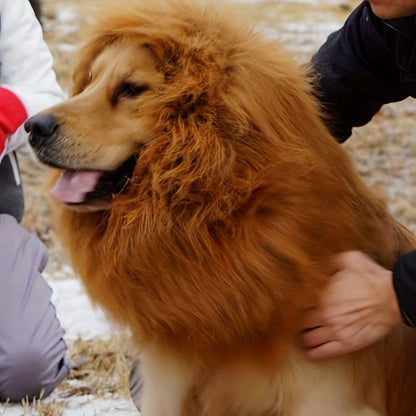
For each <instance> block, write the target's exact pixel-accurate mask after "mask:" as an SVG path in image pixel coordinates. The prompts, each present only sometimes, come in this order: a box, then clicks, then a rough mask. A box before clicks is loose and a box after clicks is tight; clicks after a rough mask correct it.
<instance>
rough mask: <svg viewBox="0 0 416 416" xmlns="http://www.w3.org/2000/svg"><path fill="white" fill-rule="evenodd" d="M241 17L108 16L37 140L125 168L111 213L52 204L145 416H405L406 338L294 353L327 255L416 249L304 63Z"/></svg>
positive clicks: (408, 408)
mask: <svg viewBox="0 0 416 416" xmlns="http://www.w3.org/2000/svg"><path fill="white" fill-rule="evenodd" d="M143 3H148V4H147V5H146V4H143ZM200 3H201V2H200ZM235 21H236V19H235V18H233V17H232V16H231V17H230V16H229V15H227V14H226V13H225V12H223V11H221V12H217V11H215V9H214V8H213V7H211V6H209V4H208V5H194V6H193V5H192V4H188V3H186V2H181V1H177V0H171V1H152V2H143V1H136V0H134V1H133V0H131V1H129V2H128V5H127V6H124V7H122V6H121V5H120V2H115V7H113V8H109V9H107V11H106V12H103V13H101V16H100V18H99V19H98V22H97V24H96V25H95V26H94V29H93V32H92V34H91V37H90V40H89V42H88V43H87V44H86V46H85V47H84V48H83V50H82V51H81V54H80V62H79V65H78V67H77V69H76V71H75V76H74V80H75V86H74V96H73V97H72V98H70V99H69V100H68V101H67V102H65V103H63V104H59V105H57V106H55V107H53V108H52V109H49V110H47V111H46V113H48V114H53V115H54V117H55V118H56V120H57V121H58V122H59V129H60V130H59V137H58V138H57V140H56V142H55V144H54V143H48V147H49V148H52V149H53V151H54V152H55V154H56V155H58V156H57V158H58V159H59V166H62V167H65V166H68V167H71V169H78V168H83V169H85V168H88V169H102V170H106V171H109V170H114V169H116V168H117V167H118V166H119V165H120V164H121V163H122V162H124V161H125V160H126V159H128V158H129V157H131V156H132V155H137V156H136V157H137V162H136V165H135V168H134V172H133V174H132V176H131V178H130V179H129V180H128V182H127V183H126V184H125V185H124V187H123V189H122V191H121V192H119V193H117V194H115V195H113V198H112V201H111V203H110V204H109V205H106V204H103V205H102V206H101V205H98V206H96V207H95V208H94V206H93V205H94V204H92V206H91V207H89V206H86V207H85V208H86V209H85V211H86V212H79V211H76V210H72V209H70V207H67V206H65V205H63V204H57V206H56V207H55V211H56V217H57V227H58V231H59V235H60V236H61V238H62V241H63V243H64V246H65V247H66V248H67V249H68V251H69V253H70V255H71V258H72V262H73V264H74V267H75V269H76V271H77V272H78V273H79V274H80V276H81V277H82V279H83V281H84V283H85V286H86V288H87V290H88V293H89V295H90V296H91V298H92V299H93V300H94V301H96V302H98V303H100V304H101V305H103V307H104V308H105V309H106V310H107V311H108V313H109V314H110V315H111V316H112V317H113V318H114V319H116V320H117V321H119V322H122V323H123V324H126V325H128V326H129V327H130V328H131V329H132V331H133V333H134V337H135V339H136V342H137V345H138V346H139V348H140V350H141V351H142V362H143V374H144V378H145V391H144V399H143V404H142V410H143V415H144V416H163V415H172V416H174V415H175V416H176V415H181V416H185V415H186V416H191V415H192V416H195V415H199V416H233V415H238V416H251V415H262V416H277V415H283V416H311V415H312V416H314V415H319V416H325V415H327V416H334V415H336V416H344V415H351V416H352V415H354V416H357V415H358V416H361V415H391V416H412V415H413V416H414V415H416V388H415V387H414V386H415V385H416V383H415V381H414V377H415V376H414V374H415V370H416V366H415V362H416V357H415V354H416V340H415V334H414V333H412V332H411V331H407V330H406V329H405V328H400V329H398V330H397V331H396V332H395V333H393V334H392V335H391V337H389V338H388V339H386V340H384V341H382V342H380V343H379V344H377V345H375V346H374V347H371V348H368V349H367V350H365V351H362V352H360V353H355V354H351V355H348V356H345V357H341V358H337V359H333V360H330V361H327V362H320V363H313V362H308V361H306V360H305V359H304V358H303V356H302V353H301V352H300V351H299V350H298V347H297V334H298V331H299V330H300V329H301V327H300V322H301V321H302V319H301V317H302V314H303V313H304V312H305V310H307V309H308V308H310V307H312V306H313V305H314V304H315V302H316V299H317V297H318V295H319V293H320V291H321V289H322V286H323V285H324V284H325V282H326V281H327V280H328V277H329V270H328V259H329V258H330V257H331V256H332V255H334V254H335V253H338V252H342V251H346V250H351V249H357V250H362V251H364V252H366V253H367V254H369V255H370V256H371V257H372V258H373V259H375V260H377V261H378V262H379V263H380V264H382V265H383V266H385V267H391V266H392V265H393V262H394V261H395V259H396V258H397V257H398V255H399V254H400V253H403V252H406V251H408V250H410V249H412V248H414V247H416V243H415V240H414V239H413V237H412V236H410V234H409V233H407V231H406V230H405V229H404V228H403V227H401V226H400V225H399V224H397V223H396V221H395V220H394V219H393V218H392V217H391V216H390V215H389V214H388V213H387V211H386V208H385V205H384V203H383V201H382V200H380V199H379V198H378V197H376V196H375V195H373V193H372V192H371V191H370V190H369V189H368V188H367V187H366V186H365V185H364V184H363V183H362V181H361V180H360V178H359V177H358V175H357V174H356V172H355V170H354V168H353V166H352V164H351V162H350V160H349V158H348V156H347V155H346V152H345V151H344V150H343V149H342V148H341V146H339V145H338V144H337V143H336V142H335V140H334V139H333V138H332V137H331V136H330V135H329V133H328V132H327V130H326V129H325V127H324V126H323V124H322V123H321V121H320V117H319V111H318V107H317V104H316V103H315V102H314V100H313V99H312V98H311V94H310V91H309V85H308V83H307V82H306V81H305V77H304V74H303V73H302V71H301V69H300V68H298V66H297V65H296V64H295V63H294V62H293V60H292V58H291V57H290V56H289V57H288V56H287V55H286V54H284V53H283V52H282V51H281V50H280V48H279V46H278V45H277V44H276V42H275V41H267V40H265V39H263V38H262V35H261V34H260V33H258V32H256V31H255V30H254V29H252V28H249V27H248V26H247V25H246V24H238V23H235ZM130 84H133V85H135V86H138V85H139V86H140V88H142V89H143V91H141V92H140V93H138V94H136V93H134V94H133V95H134V96H133V97H129V96H126V94H127V95H128V93H126V92H125V91H124V89H123V90H122V92H120V85H122V86H123V88H125V86H126V85H128V86H129V85H130ZM65 164H66V165H65ZM87 205H88V204H87ZM104 208H105V209H104ZM94 209H98V210H94ZM89 210H91V212H88V211H89Z"/></svg>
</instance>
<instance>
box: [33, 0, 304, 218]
mask: <svg viewBox="0 0 416 416" xmlns="http://www.w3.org/2000/svg"><path fill="white" fill-rule="evenodd" d="M143 3H144V2H140V1H137V2H136V1H129V2H127V9H125V10H124V11H122V12H120V10H114V8H113V9H111V10H110V12H108V13H103V15H102V16H101V18H100V19H98V23H97V25H96V26H95V31H94V32H93V34H92V37H91V40H90V41H89V42H88V43H87V44H86V46H85V47H84V48H83V50H82V51H81V54H80V62H79V64H78V67H77V68H76V70H75V75H74V94H73V96H72V98H70V99H69V100H67V101H66V102H64V103H61V104H59V105H56V106H54V107H52V108H50V109H48V110H46V111H44V112H42V113H41V114H39V115H37V116H35V117H33V118H31V119H29V120H28V121H27V122H26V129H27V130H29V131H30V138H29V141H30V144H31V146H32V147H33V149H34V151H35V153H36V155H37V157H38V158H39V159H40V161H41V162H43V163H45V164H47V165H50V166H52V167H56V168H58V169H61V170H62V174H61V176H60V178H59V179H58V180H57V182H56V184H55V186H54V188H53V191H52V193H53V194H54V195H55V197H56V198H57V199H59V200H60V201H62V202H63V203H65V204H67V205H69V206H71V207H73V208H75V209H79V210H102V209H106V208H108V207H110V206H111V202H112V201H113V200H114V197H115V196H116V195H118V194H120V193H123V192H125V191H126V190H127V189H128V188H129V186H131V182H132V181H131V180H130V179H131V177H132V175H133V172H134V173H135V182H140V181H142V180H143V178H142V177H140V172H141V174H142V176H143V175H144V173H146V175H147V177H148V178H150V176H151V177H152V178H151V179H149V180H151V181H152V185H151V188H152V190H151V192H152V194H153V195H155V194H159V199H164V200H169V201H171V200H176V201H178V200H179V199H181V198H182V197H179V196H178V195H179V192H182V194H185V193H186V196H184V197H183V198H182V199H183V200H185V199H187V200H188V202H184V204H185V205H186V204H190V202H189V200H190V199H191V200H192V199H194V200H198V199H199V200H200V199H201V198H205V197H206V198H207V199H210V198H211V197H210V196H209V195H208V193H209V190H214V189H215V192H216V193H217V196H218V195H219V194H220V191H219V189H220V188H221V186H222V185H223V184H225V183H227V189H228V191H229V190H230V189H235V190H236V191H235V195H228V197H227V198H228V202H224V201H222V202H221V203H218V204H217V205H223V206H224V205H227V204H233V203H234V202H235V201H236V199H238V198H240V197H241V198H242V199H243V200H244V198H246V194H249V193H250V192H252V190H253V189H243V188H244V187H245V186H246V185H247V183H248V182H249V181H250V180H251V179H250V178H252V177H253V175H259V177H261V176H262V175H263V173H264V169H266V167H267V166H268V165H269V164H270V165H271V164H275V163H276V160H274V161H273V160H272V158H273V157H274V156H273V154H272V152H271V151H270V148H269V144H266V142H267V141H270V142H273V140H276V134H277V135H278V136H279V135H280V137H279V138H278V139H279V140H280V139H281V140H282V143H283V142H284V140H287V138H290V140H292V141H293V137H294V136H296V131H297V130H298V129H299V128H300V126H299V125H298V124H299V123H298V120H297V119H296V113H299V114H304V113H305V111H302V108H303V107H304V105H309V103H310V100H308V99H303V98H302V97H304V95H305V94H306V93H304V92H299V90H302V89H303V88H304V87H305V85H306V83H305V85H303V84H302V85H301V84H300V79H301V77H300V76H299V69H298V67H297V65H296V64H295V63H294V62H292V60H291V58H287V57H286V56H285V55H282V54H281V53H279V54H275V49H276V45H275V44H274V43H273V42H271V41H266V40H263V39H261V41H260V38H261V35H260V34H259V33H258V32H256V31H255V30H252V29H250V28H247V26H245V27H244V25H239V24H237V23H235V22H234V23H232V22H231V21H230V20H233V19H230V16H228V15H227V14H224V15H223V16H221V13H222V12H215V11H214V10H211V9H210V8H209V7H208V6H205V7H203V6H200V5H193V6H192V5H190V4H187V3H181V2H179V1H169V0H166V1H163V0H162V1H160V2H159V3H160V7H155V5H154V4H152V6H146V5H143ZM117 8H118V9H123V7H122V6H120V5H119V4H118V3H117ZM126 10H128V11H127V12H126ZM234 20H235V19H234ZM295 90H296V93H294V91H295ZM302 94H304V95H302ZM305 103H306V104H305ZM306 113H308V112H306ZM302 117H303V120H302V122H303V126H304V129H305V130H307V129H308V128H309V127H310V120H305V118H304V116H302ZM276 126H277V127H276ZM285 129H287V131H289V132H290V133H287V132H286V130H285ZM294 132H295V134H294ZM298 136H299V137H302V136H304V134H303V133H300V132H299V135H298ZM265 138H266V139H265ZM275 144H276V143H274V145H275ZM139 171H140V172H139ZM262 172H263V173H262ZM185 177H186V180H187V181H188V182H186V183H185V182H184V179H183V178H185ZM233 181H237V182H239V184H238V183H237V182H236V183H233ZM257 185H258V184H257ZM149 186H150V185H149ZM250 187H252V185H250ZM164 188H165V189H164ZM147 192H148V194H149V189H148V190H147ZM175 194H177V195H176V196H175ZM230 201H231V202H230ZM232 201H234V202H232ZM226 209H228V208H226Z"/></svg>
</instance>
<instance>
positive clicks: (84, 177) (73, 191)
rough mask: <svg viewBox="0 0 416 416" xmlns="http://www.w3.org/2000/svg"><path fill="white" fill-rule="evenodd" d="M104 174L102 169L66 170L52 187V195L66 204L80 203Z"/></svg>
mask: <svg viewBox="0 0 416 416" xmlns="http://www.w3.org/2000/svg"><path fill="white" fill-rule="evenodd" d="M102 174H103V172H102V171H100V170H66V171H64V172H63V173H62V175H61V176H60V177H59V179H58V180H57V181H56V183H55V185H54V187H53V188H52V189H51V195H52V196H54V197H55V198H56V199H57V200H59V201H61V202H63V203H65V204H80V203H82V202H84V200H85V195H86V194H87V193H88V192H91V191H93V190H94V188H95V187H96V185H97V183H98V179H99V178H100V176H101V175H102Z"/></svg>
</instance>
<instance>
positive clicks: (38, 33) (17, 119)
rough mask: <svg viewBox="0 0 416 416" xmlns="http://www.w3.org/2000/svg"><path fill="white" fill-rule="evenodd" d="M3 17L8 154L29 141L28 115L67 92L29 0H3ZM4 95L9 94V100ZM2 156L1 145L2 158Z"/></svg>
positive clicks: (2, 90) (0, 49) (0, 47)
mask: <svg viewBox="0 0 416 416" xmlns="http://www.w3.org/2000/svg"><path fill="white" fill-rule="evenodd" d="M0 19H1V37H0V60H1V76H0V99H1V100H2V103H3V105H1V106H0V111H2V112H3V114H2V116H1V117H0V121H1V119H4V120H8V123H9V125H8V126H6V127H7V131H5V133H4V134H5V135H6V137H8V136H9V135H11V137H10V138H9V139H8V140H7V141H6V143H5V150H4V151H3V154H4V153H8V152H10V151H12V150H15V149H16V148H17V147H18V146H20V145H21V144H23V143H24V142H25V140H26V138H27V134H26V132H25V131H24V129H23V126H21V124H22V123H23V121H24V120H25V118H26V116H27V115H29V116H30V115H32V114H35V113H37V112H39V111H41V110H42V109H44V108H46V107H49V106H51V105H53V104H54V103H56V102H58V101H61V100H62V99H63V98H64V94H63V92H62V90H61V88H60V87H59V85H58V83H57V81H56V76H55V73H54V71H53V68H52V65H53V58H52V55H51V53H50V51H49V49H48V47H47V45H46V43H45V41H44V39H43V32H42V28H41V26H40V24H39V22H38V20H37V19H36V16H35V14H34V12H33V9H32V7H31V6H30V3H29V2H28V1H27V0H2V1H0ZM3 97H7V101H6V100H4V99H3ZM8 103H12V105H10V106H9V105H8ZM18 103H21V107H19V105H18ZM22 108H23V109H24V110H25V111H26V114H24V113H23V111H22ZM16 109H18V110H19V111H18V112H16ZM0 127H1V126H0ZM1 156H2V153H1V149H0V160H1Z"/></svg>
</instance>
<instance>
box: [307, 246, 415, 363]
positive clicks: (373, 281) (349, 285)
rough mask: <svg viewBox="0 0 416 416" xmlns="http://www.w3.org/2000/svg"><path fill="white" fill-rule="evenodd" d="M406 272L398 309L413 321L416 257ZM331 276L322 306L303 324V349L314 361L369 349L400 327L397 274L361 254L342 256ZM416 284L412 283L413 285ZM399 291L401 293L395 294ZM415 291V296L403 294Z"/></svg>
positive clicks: (352, 253) (402, 262)
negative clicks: (396, 287)
mask: <svg viewBox="0 0 416 416" xmlns="http://www.w3.org/2000/svg"><path fill="white" fill-rule="evenodd" d="M412 258H413V261H412V262H411V263H410V266H409V267H407V266H406V265H405V262H404V261H399V264H401V265H404V269H405V270H406V272H405V273H404V274H405V276H406V281H407V282H409V285H404V286H403V285H402V283H400V282H399V274H397V272H395V286H396V285H398V286H400V289H399V293H402V295H403V298H402V299H401V301H400V307H401V308H402V313H403V311H407V313H408V314H409V318H412V319H414V317H416V303H415V302H414V301H415V299H416V252H414V253H413V255H412ZM333 267H334V270H333V275H332V277H331V280H330V281H329V282H328V286H327V287H326V289H325V290H324V292H323V294H322V297H321V299H320V303H319V305H318V306H317V308H316V309H313V310H311V311H310V312H309V313H308V314H307V315H306V318H305V322H304V328H306V329H305V331H304V332H303V333H302V334H301V342H302V346H303V348H304V349H305V354H306V356H307V357H308V358H310V359H315V360H322V359H329V358H332V357H336V356H339V355H342V354H347V353H351V352H354V351H358V350H361V349H363V348H366V347H368V346H370V345H372V344H374V343H375V342H377V341H379V340H381V339H382V338H383V337H385V336H386V335H387V334H388V333H389V332H390V331H391V330H392V329H393V328H395V327H396V326H397V325H400V324H401V323H402V316H401V313H400V309H399V302H398V299H397V296H396V292H395V290H394V287H393V273H392V272H391V271H390V270H386V269H384V268H383V267H381V266H380V265H378V264H377V263H375V262H374V261H373V260H372V259H370V258H369V257H368V256H367V255H365V254H363V253H362V252H358V251H352V252H346V253H341V254H339V255H337V256H335V258H334V260H333ZM400 276H403V274H402V271H401V272H400ZM411 282H412V283H411ZM396 290H397V289H396ZM410 290H412V293H411V294H410V293H407V294H406V295H405V294H404V293H405V292H406V291H410Z"/></svg>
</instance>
